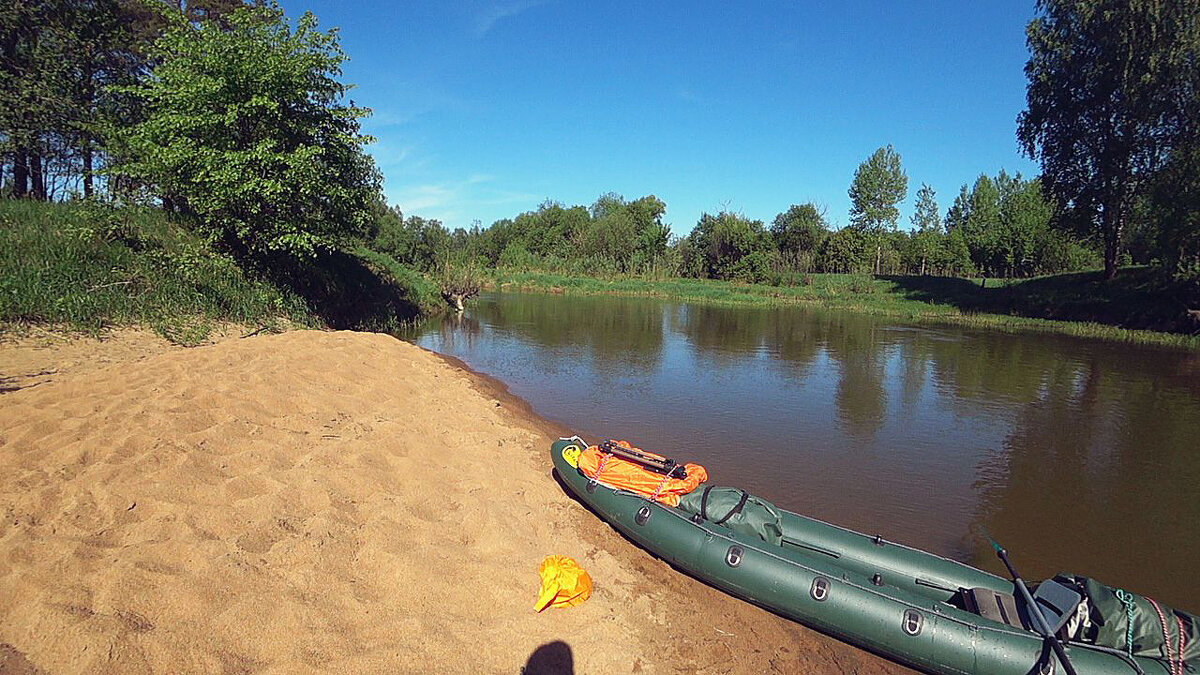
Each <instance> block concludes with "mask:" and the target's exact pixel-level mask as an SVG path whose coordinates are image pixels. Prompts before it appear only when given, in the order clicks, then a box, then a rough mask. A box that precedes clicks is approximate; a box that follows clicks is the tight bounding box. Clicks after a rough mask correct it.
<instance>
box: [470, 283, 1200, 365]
mask: <svg viewBox="0 0 1200 675" xmlns="http://www.w3.org/2000/svg"><path fill="white" fill-rule="evenodd" d="M806 281H807V283H804V284H801V285H799V286H779V287H777V286H764V285H751V284H736V283H731V282H726V281H712V280H707V279H667V280H661V281H650V280H645V279H636V278H620V279H596V278H590V277H568V276H560V275H553V274H543V273H537V272H523V273H511V272H504V271H497V272H495V273H493V275H492V279H491V283H490V286H491V287H492V288H498V289H502V290H521V291H536V292H549V293H577V294H589V295H603V294H613V295H632V296H650V297H658V298H669V299H676V300H686V301H689V302H707V303H718V304H742V305H788V304H803V305H812V306H818V307H822V308H827V309H833V310H847V311H855V312H863V313H869V314H875V315H879V316H886V317H891V318H895V319H898V320H902V321H906V322H914V323H942V324H955V325H965V326H972V327H979V328H988V329H996V330H1005V331H1012V332H1017V331H1022V332H1023V331H1035V332H1037V331H1040V332H1050V333H1058V334H1065V335H1076V336H1081V337H1091V338H1100V339H1106V340H1114V341H1120V342H1133V343H1141V344H1156V345H1165V346H1173V347H1184V348H1189V349H1200V336H1197V335H1196V334H1194V333H1191V334H1189V333H1183V332H1166V331H1164V330H1162V328H1168V329H1171V328H1175V329H1177V330H1179V329H1181V328H1182V327H1183V326H1182V324H1183V322H1185V321H1187V320H1189V318H1190V317H1189V316H1188V315H1187V312H1186V308H1187V305H1186V302H1187V299H1188V296H1186V293H1187V292H1188V291H1187V289H1184V288H1178V287H1175V286H1173V285H1172V282H1170V281H1169V280H1168V279H1165V278H1163V277H1162V276H1160V275H1158V274H1157V273H1156V272H1154V271H1152V270H1144V269H1133V270H1125V271H1123V272H1122V274H1121V275H1120V276H1119V277H1118V279H1117V280H1115V281H1114V282H1108V283H1105V282H1103V281H1102V280H1101V279H1100V277H1099V273H1090V272H1089V273H1082V274H1068V275H1061V276H1055V277H1043V278H1038V279H1028V280H1021V281H1011V282H1003V283H1002V282H999V281H996V280H989V281H988V282H987V284H986V286H984V285H981V283H980V281H979V280H969V279H954V278H940V277H871V276H867V275H848V274H814V275H810V276H809V277H808V278H807V279H806ZM1121 320H1124V321H1126V322H1127V323H1125V324H1124V325H1123V324H1122V323H1121ZM1171 320H1174V321H1177V322H1178V323H1177V324H1172V323H1170V321H1171ZM1151 328H1159V330H1151Z"/></svg>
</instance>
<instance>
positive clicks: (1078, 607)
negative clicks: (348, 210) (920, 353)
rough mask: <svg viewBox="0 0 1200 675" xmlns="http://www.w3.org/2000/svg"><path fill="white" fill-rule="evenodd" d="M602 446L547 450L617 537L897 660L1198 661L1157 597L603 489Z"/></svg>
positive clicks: (1091, 673) (971, 669) (1133, 669)
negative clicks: (1022, 574)
mask: <svg viewBox="0 0 1200 675" xmlns="http://www.w3.org/2000/svg"><path fill="white" fill-rule="evenodd" d="M612 447H615V446H612ZM623 447H625V448H629V447H630V446H628V445H623ZM634 450H636V449H634ZM596 451H597V448H596V447H595V446H592V447H588V444H587V443H586V442H584V441H583V440H582V439H580V438H578V437H574V438H564V439H560V440H558V441H556V442H555V443H553V445H552V446H551V457H552V459H553V462H554V468H555V469H556V471H557V473H558V475H559V476H560V477H561V479H562V482H563V483H564V484H565V485H566V486H567V488H568V489H569V490H570V491H571V492H572V493H573V494H574V495H575V496H576V497H577V498H578V499H579V500H580V501H582V502H583V503H584V504H586V505H587V506H588V507H590V508H591V510H592V511H594V512H595V513H596V515H598V516H599V517H600V518H602V519H603V520H605V521H607V522H608V523H609V524H610V525H612V526H613V527H614V528H616V529H617V530H618V531H620V532H621V533H622V534H624V535H625V536H627V537H629V538H630V539H632V540H633V541H634V542H636V543H637V544H639V545H640V546H642V547H644V548H646V549H647V550H648V551H650V552H651V553H653V554H654V555H656V556H658V557H659V558H662V559H664V560H666V561H668V562H670V563H671V564H672V565H674V566H675V567H677V568H679V569H682V570H684V571H686V572H687V573H689V574H691V575H693V576H695V577H697V578H699V579H701V580H703V581H705V582H707V583H709V584H712V585H714V586H716V587H718V588H721V589H722V590H725V591H726V592H729V593H731V594H733V595H736V596H739V597H741V598H743V599H745V600H748V601H750V602H753V603H755V604H757V605H761V606H763V607H766V608H767V609H770V610H772V611H774V612H776V613H778V614H780V615H783V616H785V617H787V618H789V619H792V620H795V621H798V622H800V623H802V624H804V625H806V626H809V627H811V628H815V629H817V630H820V631H822V632H825V633H828V634H831V635H833V636H835V637H838V638H840V639H842V640H845V641H846V642H849V643H852V644H854V645H858V646H860V647H862V648H865V649H868V650H871V651H873V652H876V653H879V654H882V655H884V656H887V657H889V658H891V659H894V660H896V661H899V662H901V663H904V664H907V665H910V666H913V667H915V668H918V669H921V670H924V671H927V672H931V673H946V674H955V675H959V674H967V673H972V674H978V675H1008V674H1012V675H1029V674H1031V673H1064V672H1070V671H1069V670H1068V669H1067V667H1066V666H1064V665H1063V664H1062V663H1061V662H1060V659H1061V657H1059V656H1057V655H1056V649H1057V650H1059V651H1062V652H1063V655H1064V656H1066V658H1067V660H1068V661H1069V665H1070V666H1071V667H1072V668H1073V670H1074V672H1077V673H1079V674H1080V675H1103V674H1108V673H1121V674H1126V675H1128V674H1136V673H1148V674H1154V675H1182V674H1183V673H1195V672H1197V670H1198V669H1200V651H1197V650H1198V649H1200V644H1197V642H1200V641H1198V640H1196V639H1195V638H1196V637H1197V635H1198V631H1200V626H1197V620H1196V617H1194V616H1191V615H1189V614H1186V613H1184V612H1176V611H1174V610H1171V609H1170V608H1168V607H1165V606H1162V605H1160V604H1158V603H1155V602H1154V601H1153V600H1150V599H1149V598H1144V597H1142V596H1136V595H1133V594H1130V593H1125V592H1124V591H1121V590H1119V589H1109V588H1108V587H1106V586H1103V585H1100V584H1098V583H1096V582H1094V581H1092V580H1090V579H1085V578H1083V577H1072V576H1069V575H1060V576H1057V577H1055V578H1054V579H1052V580H1047V581H1044V582H1042V583H1041V584H1038V585H1037V586H1036V587H1035V589H1034V591H1033V593H1032V594H1030V595H1029V596H1026V595H1024V594H1023V593H1022V592H1021V591H1022V589H1021V588H1019V587H1018V586H1017V585H1016V584H1015V583H1014V581H1013V580H1010V579H1005V578H1002V577H999V576H996V575H994V574H990V573H988V572H984V571H982V570H979V569H976V568H974V567H971V566H969V565H965V564H963V563H959V562H956V561H953V560H949V559H946V558H943V557H940V556H937V555H934V554H932V553H928V552H925V551H920V550H917V549H913V548H909V547H907V546H904V545H901V544H897V543H894V542H890V541H887V540H885V539H883V538H882V537H879V536H868V535H865V534H861V533H858V532H854V531H851V530H847V529H844V528H841V527H837V526H835V525H831V524H828V523H825V522H822V521H819V520H815V519H812V518H807V517H804V516H801V515H797V514H795V513H791V512H788V511H784V510H782V509H775V508H774V507H773V506H772V505H771V504H770V503H769V502H766V501H764V500H762V499H760V498H757V497H754V496H751V495H747V494H746V493H744V492H741V493H740V496H739V494H738V493H739V492H740V491H735V490H732V489H728V488H711V487H699V489H697V490H695V491H694V492H692V493H690V494H686V495H683V496H682V498H676V499H675V500H671V502H672V503H663V502H664V501H665V500H662V499H660V498H659V497H660V493H661V492H663V490H662V487H661V486H659V488H658V489H657V490H656V491H655V492H654V494H652V495H647V494H646V493H639V492H636V491H633V490H632V489H629V488H625V487H616V486H614V485H611V484H608V483H607V482H606V480H605V476H606V475H608V474H607V473H604V474H598V475H597V477H596V478H593V477H590V476H589V475H588V474H587V473H585V472H584V470H583V468H581V466H583V462H581V461H580V456H581V453H585V452H586V453H587V454H592V455H594V454H595V453H596ZM601 452H603V450H601ZM617 452H621V451H620V450H619V449H618V450H617ZM651 456H652V457H655V458H656V460H655V461H658V462H660V463H661V460H662V459H663V458H661V457H658V456H657V455H651ZM635 459H636V457H635ZM601 461H602V462H603V461H607V460H604V459H602V460H601ZM615 461H623V460H620V459H618V460H615ZM695 466H696V465H687V467H688V468H689V469H691V467H695ZM585 468H586V467H585ZM669 468H670V469H671V470H672V471H673V472H674V473H672V474H671V475H672V476H674V477H682V476H684V475H685V473H686V471H685V470H683V469H681V468H679V466H677V465H674V463H673V462H671V463H670V466H669ZM697 468H699V469H700V470H702V468H701V467H697ZM648 470H650V471H662V468H661V467H653V466H652V467H651V468H650V469H648ZM693 471H694V470H693ZM591 472H592V473H595V471H591ZM651 475H654V474H651ZM705 477H707V476H705ZM666 480H667V479H666V478H665V477H664V481H666ZM675 503H677V505H675ZM735 513H736V517H735V516H734V514H735ZM1026 597H1028V598H1029V600H1031V601H1032V603H1033V604H1035V605H1036V606H1037V607H1038V608H1039V610H1038V611H1039V613H1040V619H1039V617H1037V616H1034V615H1033V614H1032V613H1031V612H1030V602H1028V601H1026V600H1024V598H1026ZM1047 624H1052V625H1047ZM1046 633H1051V634H1053V635H1056V636H1058V637H1057V642H1058V645H1057V646H1056V645H1054V644H1052V641H1051V640H1047V639H1046V638H1044V637H1043V635H1045V634H1046Z"/></svg>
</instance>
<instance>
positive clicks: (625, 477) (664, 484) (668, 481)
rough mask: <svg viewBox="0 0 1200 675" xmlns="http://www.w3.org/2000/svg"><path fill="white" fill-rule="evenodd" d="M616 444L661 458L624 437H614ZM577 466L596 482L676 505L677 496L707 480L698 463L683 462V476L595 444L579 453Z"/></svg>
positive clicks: (706, 474) (703, 470)
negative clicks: (674, 474) (655, 470)
mask: <svg viewBox="0 0 1200 675" xmlns="http://www.w3.org/2000/svg"><path fill="white" fill-rule="evenodd" d="M617 443H618V444H619V445H622V446H624V447H626V448H630V449H633V450H637V451H638V452H640V453H642V454H644V455H649V456H651V457H654V458H656V459H665V458H664V457H662V456H660V455H656V454H654V453H652V452H646V451H645V450H642V449H640V448H634V447H633V446H632V445H630V444H629V442H628V441H617ZM578 466H579V470H580V471H582V472H583V474H584V475H585V476H587V477H588V478H591V479H593V480H595V481H596V482H599V483H604V484H605V485H609V486H612V487H615V488H621V489H623V490H629V491H630V492H636V493H638V494H640V495H645V496H646V497H650V498H652V499H654V500H655V501H658V502H662V503H663V504H666V505H667V506H678V505H679V496H680V495H685V494H687V493H689V492H691V491H693V490H695V489H696V488H697V487H699V485H700V484H701V483H703V482H704V481H706V480H708V471H705V469H704V467H702V466H700V465H699V464H685V465H684V466H683V468H684V470H685V471H687V478H671V477H670V476H667V475H664V474H661V473H657V472H654V471H651V470H649V469H647V468H645V467H643V466H642V465H640V464H637V463H635V462H631V461H629V460H627V459H623V458H621V457H617V456H615V455H611V454H608V453H605V452H602V451H601V450H600V448H598V447H597V446H595V445H592V446H589V447H588V449H587V450H584V451H583V453H582V454H580V455H579V465H578Z"/></svg>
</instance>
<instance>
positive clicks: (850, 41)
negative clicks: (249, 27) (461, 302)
mask: <svg viewBox="0 0 1200 675" xmlns="http://www.w3.org/2000/svg"><path fill="white" fill-rule="evenodd" d="M283 6H284V9H285V10H286V11H287V13H288V15H289V16H291V17H293V18H295V17H297V16H299V15H300V13H302V12H303V11H305V10H311V11H313V12H314V13H315V14H316V15H317V16H318V17H319V18H320V21H321V26H322V28H330V27H334V26H336V27H339V28H340V29H341V40H342V47H343V49H344V50H345V51H346V53H347V54H349V56H350V58H351V60H350V61H349V62H348V63H347V64H346V67H345V78H344V79H345V81H347V82H351V83H354V84H355V85H357V89H356V90H354V92H353V94H352V98H353V99H354V100H355V102H356V103H358V104H360V105H365V106H367V107H370V108H372V109H374V111H375V114H374V116H373V117H372V118H371V119H370V120H369V121H367V122H366V123H365V125H364V126H365V129H366V131H367V132H368V133H370V134H372V135H374V136H376V137H377V138H378V142H377V143H376V144H374V145H373V146H371V147H370V152H371V154H372V155H374V157H375V160H376V162H377V164H378V166H379V168H380V169H381V170H382V172H383V175H384V178H385V193H386V195H387V198H388V201H389V202H390V203H393V204H398V205H399V206H400V207H401V208H402V209H403V210H404V212H405V214H415V215H421V216H424V217H428V218H437V219H439V220H442V221H443V222H444V223H445V224H446V225H447V226H449V227H451V228H454V227H466V226H469V225H470V224H471V222H472V221H474V220H479V221H481V222H482V224H483V225H484V226H487V225H490V224H491V223H492V222H493V221H495V220H498V219H500V218H505V217H512V216H515V215H516V214H518V213H521V212H523V211H528V210H532V209H535V208H537V206H538V204H539V203H541V202H542V201H544V200H546V199H553V200H556V201H559V202H562V203H564V204H566V205H573V204H584V205H590V204H591V203H592V202H593V201H595V199H596V197H598V196H600V195H601V194H603V193H605V192H610V191H612V192H617V193H619V194H622V195H624V196H625V197H626V198H627V199H635V198H637V197H641V196H643V195H647V194H654V195H657V196H658V197H659V198H661V199H662V200H664V201H665V202H666V204H667V214H666V222H668V223H670V224H671V225H672V227H673V229H674V231H675V232H676V233H677V234H686V233H687V232H689V231H690V230H691V229H692V227H693V226H694V225H695V224H696V221H697V220H698V219H699V217H700V214H701V213H703V212H710V213H714V212H716V211H718V210H720V209H722V208H725V207H727V208H729V209H730V210H733V211H737V212H741V213H743V214H745V215H746V216H747V217H750V218H755V219H761V220H763V221H765V222H767V223H769V222H770V221H771V219H772V218H774V217H775V215H776V214H777V213H779V212H781V211H784V210H786V209H787V207H788V206H789V205H790V204H794V203H804V202H808V201H812V202H815V203H816V204H818V205H820V206H824V207H826V208H827V209H828V217H829V220H830V221H831V223H832V224H833V225H834V226H835V227H836V226H841V225H845V224H846V223H847V222H848V215H847V214H848V211H849V208H850V201H849V198H848V197H847V195H846V191H847V189H848V187H849V185H850V180H851V178H852V177H853V175H854V170H855V168H856V167H857V166H858V165H859V163H860V162H862V161H863V160H864V159H866V158H867V156H869V155H870V154H871V153H872V152H873V151H874V150H875V149H876V148H878V147H880V146H882V145H885V144H888V143H891V144H892V145H893V146H895V148H896V150H897V151H898V152H899V153H900V155H901V156H902V157H903V160H904V167H905V169H906V170H907V172H908V176H909V198H908V200H907V201H906V202H905V204H904V206H903V208H902V214H903V215H902V221H901V226H902V227H908V223H909V216H910V214H911V212H912V203H913V201H914V199H915V196H916V192H917V189H918V188H919V187H920V185H921V183H922V182H926V183H929V184H930V185H932V186H933V187H934V189H935V190H936V191H937V196H938V203H939V206H940V207H941V209H942V211H943V213H944V212H945V209H946V207H948V206H949V205H950V203H951V201H953V198H954V196H955V195H956V194H957V192H958V188H959V186H960V185H961V184H963V183H971V182H973V181H974V180H975V178H976V177H977V176H978V175H979V174H980V173H981V172H986V173H988V174H995V173H996V172H997V171H998V170H999V169H1001V168H1004V169H1006V170H1007V171H1009V172H1010V173H1014V172H1021V173H1022V174H1024V175H1026V176H1033V175H1036V174H1037V173H1038V169H1037V166H1036V165H1035V164H1034V163H1033V162H1031V161H1029V160H1028V159H1026V158H1024V157H1022V155H1021V154H1020V150H1019V147H1018V145H1017V142H1016V139H1015V127H1016V122H1015V120H1016V116H1017V114H1018V113H1019V112H1020V111H1021V110H1022V109H1023V108H1024V102H1025V77H1024V74H1023V71H1022V68H1023V66H1024V63H1025V59H1026V56H1027V51H1026V48H1025V37H1024V28H1025V24H1026V23H1027V22H1028V21H1029V19H1030V18H1032V16H1033V13H1034V3H1033V0H1024V1H1021V2H1012V1H1007V0H997V1H995V2H981V3H975V2H961V1H952V2H894V1H890V2H889V1H884V0H878V1H874V2H844V3H824V2H800V1H799V0H797V1H793V2H782V1H778V2H729V1H728V0H725V1H724V2H709V1H706V0H705V1H699V0H697V1H689V2H645V0H642V1H641V2H624V1H619V2H618V1H609V0H605V1H604V2H582V1H580V2H570V1H568V0H545V1H538V0H513V1H507V0H505V1H500V2H479V1H474V0H471V1H463V2H453V1H452V2H445V1H441V0H437V1H424V0H416V1H411V0H403V1H399V0H392V1H386V2H384V1H374V0H372V1H362V2H360V1H345V0H283Z"/></svg>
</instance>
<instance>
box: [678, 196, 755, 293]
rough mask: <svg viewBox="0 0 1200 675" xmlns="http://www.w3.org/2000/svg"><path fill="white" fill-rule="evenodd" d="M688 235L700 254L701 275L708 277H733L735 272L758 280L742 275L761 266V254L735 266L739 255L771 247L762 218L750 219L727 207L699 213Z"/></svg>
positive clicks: (742, 255) (741, 256)
mask: <svg viewBox="0 0 1200 675" xmlns="http://www.w3.org/2000/svg"><path fill="white" fill-rule="evenodd" d="M688 237H689V238H690V239H691V240H692V246H694V247H695V251H696V255H697V256H698V257H699V265H698V267H699V271H700V272H701V273H702V274H703V276H705V277H708V278H710V279H732V278H735V276H736V277H739V278H742V279H743V280H751V281H761V279H757V278H756V279H746V278H745V277H746V275H753V274H756V273H757V272H758V271H759V270H761V269H762V257H761V256H759V257H758V258H755V259H752V260H751V261H748V262H747V263H746V264H744V265H742V266H741V267H739V266H738V263H740V262H741V261H742V258H744V257H746V256H749V255H750V254H752V253H754V252H756V251H764V250H767V249H769V248H771V244H770V239H769V237H768V235H767V233H766V230H765V229H763V223H762V221H761V220H750V219H748V218H746V217H745V216H742V215H740V214H737V213H731V212H729V211H721V212H720V213H718V214H717V215H715V216H714V215H711V214H708V213H705V214H702V215H701V216H700V221H699V222H698V223H696V227H695V228H694V229H693V230H692V233H691V234H690V235H688Z"/></svg>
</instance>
